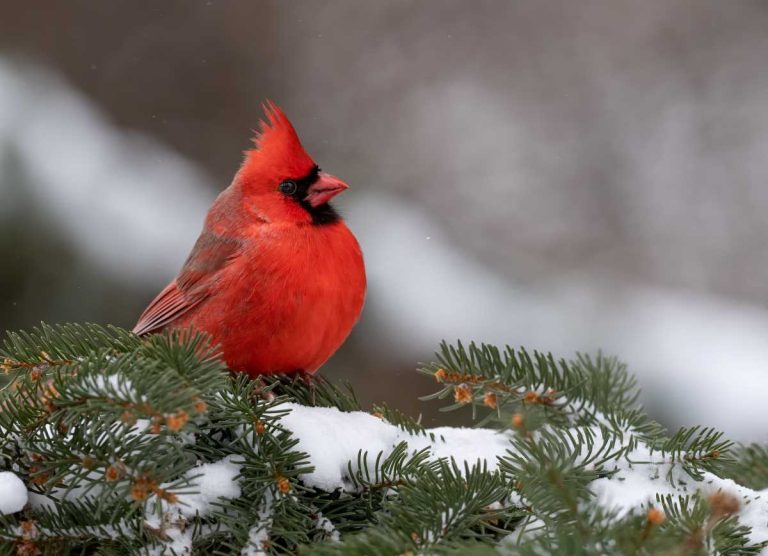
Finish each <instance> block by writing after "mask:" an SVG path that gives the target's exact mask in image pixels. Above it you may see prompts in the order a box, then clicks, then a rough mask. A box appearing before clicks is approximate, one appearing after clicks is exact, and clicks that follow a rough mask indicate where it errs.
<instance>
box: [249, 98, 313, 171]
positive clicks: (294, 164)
mask: <svg viewBox="0 0 768 556" xmlns="http://www.w3.org/2000/svg"><path fill="white" fill-rule="evenodd" d="M263 109H264V114H265V116H266V120H261V121H260V122H259V130H258V131H257V132H256V134H255V136H254V138H253V142H254V144H255V145H256V148H255V149H251V150H249V151H246V159H245V163H244V165H243V170H245V171H246V173H251V172H258V173H259V174H261V175H268V176H275V177H277V178H278V179H280V178H287V177H294V178H300V177H302V176H304V175H305V174H306V173H307V172H309V171H310V170H311V169H312V168H313V167H314V166H315V162H314V161H313V160H312V158H311V157H310V156H309V155H308V154H307V152H306V151H305V150H304V147H303V146H302V145H301V141H300V140H299V136H298V135H297V134H296V130H295V129H294V128H293V125H292V124H291V122H290V120H288V117H287V116H286V115H285V113H284V112H283V111H282V110H281V109H280V107H279V106H277V105H276V104H275V103H274V102H272V101H271V100H268V101H266V103H265V104H264V105H263Z"/></svg>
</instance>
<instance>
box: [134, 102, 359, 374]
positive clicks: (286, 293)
mask: <svg viewBox="0 0 768 556" xmlns="http://www.w3.org/2000/svg"><path fill="white" fill-rule="evenodd" d="M264 111H265V114H266V117H267V121H266V122H265V121H262V122H260V133H259V134H257V136H256V137H255V138H254V143H255V145H256V148H254V149H252V150H249V151H246V153H245V160H244V162H243V164H242V166H241V167H240V170H239V171H238V172H237V174H236V175H235V177H234V180H233V181H232V184H231V185H230V186H229V187H228V188H227V189H225V190H224V191H223V192H222V193H221V194H220V195H219V196H218V198H217V199H216V201H215V202H214V203H213V206H212V207H211V209H210V210H209V211H208V215H207V217H206V219H205V225H204V227H203V231H202V233H201V234H200V237H199V238H198V239H197V243H195V246H194V248H193V249H192V252H191V253H190V255H189V257H188V258H187V261H186V263H184V266H183V267H182V269H181V271H180V272H179V274H178V276H176V279H175V280H173V281H172V282H171V283H170V284H168V285H167V286H166V287H165V289H164V290H163V291H161V292H160V294H159V295H158V296H157V297H156V298H155V299H154V300H153V301H152V302H151V303H150V304H149V307H147V309H146V310H145V311H144V313H142V315H141V317H139V322H138V323H137V324H136V326H135V328H134V329H133V331H134V332H135V333H136V334H147V333H151V332H158V331H161V330H164V329H169V328H179V329H187V328H192V329H194V330H198V331H204V332H207V333H208V334H209V335H210V336H211V337H212V340H213V341H214V342H215V343H217V344H219V345H220V347H221V351H222V355H223V358H224V361H225V362H226V363H227V365H228V367H229V368H230V369H232V370H234V371H239V372H244V373H248V374H249V375H251V376H256V375H260V374H267V373H293V372H299V373H313V372H314V371H316V370H317V369H318V367H320V366H321V365H322V364H323V363H324V362H325V361H326V360H327V359H328V358H329V357H330V356H331V355H333V353H334V352H335V351H336V350H337V349H338V348H339V346H341V344H342V343H343V342H344V340H345V339H346V337H347V336H348V335H349V333H350V331H351V330H352V327H353V326H354V324H355V322H356V321H357V319H358V317H359V315H360V311H361V310H362V307H363V301H364V298H365V267H364V265H363V256H362V253H361V251H360V246H359V245H358V243H357V240H356V239H355V236H354V235H352V232H351V231H350V230H349V228H347V226H346V224H344V221H343V220H342V219H341V218H340V217H339V215H338V214H337V213H336V211H335V210H334V209H333V207H331V205H329V204H328V202H329V201H330V200H331V199H332V198H333V197H335V196H336V195H338V194H339V193H341V192H342V191H344V190H345V189H347V188H348V187H349V186H348V185H347V184H346V183H344V182H343V181H341V180H340V179H339V178H337V177H335V176H332V175H330V174H327V173H325V172H323V171H321V170H320V168H318V166H317V164H315V162H314V161H313V160H312V158H310V156H309V155H308V154H307V153H306V152H305V151H304V148H303V147H302V145H301V142H300V141H299V137H298V135H297V134H296V131H295V130H294V128H293V126H292V125H291V122H290V121H288V118H287V117H286V116H285V114H284V113H283V112H282V110H280V108H279V107H277V106H276V105H275V104H273V103H271V102H268V103H267V104H266V106H265V107H264Z"/></svg>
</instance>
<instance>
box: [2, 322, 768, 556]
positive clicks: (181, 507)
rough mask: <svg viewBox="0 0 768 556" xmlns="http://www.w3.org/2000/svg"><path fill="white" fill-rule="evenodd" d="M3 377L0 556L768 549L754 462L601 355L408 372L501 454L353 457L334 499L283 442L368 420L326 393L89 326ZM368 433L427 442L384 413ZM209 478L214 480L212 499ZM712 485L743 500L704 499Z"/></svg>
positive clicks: (534, 356)
mask: <svg viewBox="0 0 768 556" xmlns="http://www.w3.org/2000/svg"><path fill="white" fill-rule="evenodd" d="M0 362H1V364H2V370H3V371H4V376H3V377H2V378H0V381H2V382H0V384H4V385H3V386H1V387H0V388H2V389H1V390H0V471H3V470H7V471H12V472H13V473H15V474H16V475H17V476H18V477H20V478H21V479H22V481H23V482H24V484H25V485H26V487H27V489H28V491H29V496H30V499H29V503H28V504H27V505H26V506H25V508H24V509H23V510H21V511H18V512H16V513H13V514H8V515H0V554H9V555H10V554H20V555H24V554H30V555H31V554H103V555H107V554H185V553H190V552H189V551H190V550H191V553H193V554H240V553H242V554H283V553H288V554H293V553H300V554H328V555H331V554H334V555H336V554H349V555H357V554H371V555H382V556H383V555H393V554H457V555H458V554H478V555H485V554H488V555H491V554H627V555H635V554H709V553H718V554H759V553H760V552H761V550H763V548H765V547H766V545H767V544H768V543H766V542H755V540H754V538H753V537H754V534H753V533H754V532H753V531H752V530H751V529H750V527H749V526H748V525H747V524H745V523H744V520H743V519H742V520H740V517H741V516H742V515H743V511H744V505H745V503H746V504H749V503H758V502H755V500H758V501H759V493H757V492H756V491H758V490H760V489H764V488H766V487H768V449H767V448H766V447H763V446H757V445H753V446H735V445H734V444H733V443H731V442H729V441H728V440H726V439H725V438H723V436H722V434H720V433H719V432H717V431H715V430H712V429H710V428H701V427H693V428H684V429H681V430H680V431H677V432H675V433H674V434H671V435H670V434H668V433H667V432H666V431H665V430H664V429H663V428H662V427H661V426H660V425H659V424H657V423H656V422H654V421H653V420H651V419H650V418H649V417H648V416H647V415H646V414H645V413H644V412H643V410H642V409H641V408H640V407H639V406H638V404H637V395H638V390H637V386H636V383H635V380H634V378H633V377H632V376H631V375H629V374H628V373H627V371H626V369H625V368H624V366H623V365H622V364H621V363H619V362H618V361H617V360H616V359H614V358H609V357H604V356H602V355H598V356H597V357H587V356H578V357H577V358H576V359H575V360H573V361H565V360H562V359H560V360H556V359H554V358H553V357H552V356H551V355H548V354H542V353H538V352H533V353H529V352H527V351H525V350H523V349H520V350H513V349H511V348H506V349H504V350H503V351H502V350H499V349H497V348H495V347H492V346H488V345H475V344H470V345H469V346H464V345H462V344H461V343H458V344H457V345H455V346H451V345H447V344H443V345H442V346H441V349H440V351H439V353H438V354H437V358H436V362H435V363H432V364H429V365H426V366H424V367H423V368H421V369H420V372H422V373H424V374H425V375H427V376H428V380H431V381H433V382H434V383H435V384H436V385H437V388H436V392H435V393H434V394H433V395H432V396H428V398H436V399H441V400H445V402H446V405H445V407H444V408H443V409H444V410H446V411H449V410H454V409H463V410H466V409H469V410H470V411H471V414H472V417H473V418H475V420H476V422H477V424H478V425H482V426H484V427H492V428H495V429H498V430H499V434H501V435H504V436H503V437H504V439H506V440H505V441H507V442H508V448H507V450H506V451H505V453H501V454H499V456H500V458H499V459H498V460H497V461H476V462H474V463H471V462H468V461H464V462H463V463H460V462H457V461H456V460H451V459H447V458H442V459H441V458H436V457H434V454H431V453H430V449H429V448H422V449H412V448H411V447H410V446H409V444H408V442H406V441H403V442H400V443H398V444H397V445H396V446H392V447H391V449H390V450H389V451H388V452H387V453H369V452H368V451H367V450H366V449H365V447H363V446H361V449H360V452H359V453H358V456H357V458H354V459H353V460H350V461H349V462H348V464H347V473H346V475H345V481H344V484H343V486H340V488H334V489H332V490H331V491H325V490H322V489H320V488H318V487H317V486H312V483H311V481H308V480H307V477H310V476H311V473H312V472H313V470H314V467H313V461H312V457H311V454H307V453H303V452H302V451H301V450H300V449H299V446H298V445H299V443H300V438H297V436H296V434H294V432H293V431H291V430H290V429H289V428H287V427H286V426H284V424H283V419H284V418H285V416H286V415H287V414H288V413H289V412H290V411H291V407H292V405H291V404H300V405H304V406H310V405H312V406H317V407H328V408H338V409H339V410H341V411H343V412H350V411H362V408H361V407H360V404H359V403H358V402H357V400H356V399H355V397H354V394H353V393H352V392H351V391H350V390H346V389H342V388H338V387H336V386H335V385H333V384H330V383H328V382H326V381H323V380H322V379H316V380H314V381H313V383H312V384H311V385H307V383H306V381H304V380H300V379H299V380H297V379H294V378H292V377H283V376H274V377H264V378H261V379H259V380H249V379H247V378H246V377H243V376H232V375H230V374H229V373H228V372H227V370H226V368H225V366H224V365H223V363H222V362H221V361H220V359H219V358H218V357H217V355H216V353H215V351H214V349H213V348H212V347H211V346H209V345H208V343H207V341H206V339H205V338H204V337H203V336H200V335H194V334H191V333H186V334H184V333H172V334H166V335H156V336H151V337H149V338H139V337H137V336H135V335H134V334H132V333H130V332H128V331H125V330H122V329H119V328H115V327H106V328H104V327H100V326H96V325H90V324H89V325H60V326H48V325H42V326H41V327H39V328H36V329H34V330H32V331H29V332H12V333H8V334H7V338H6V339H5V341H4V347H3V348H2V349H1V350H0ZM370 413H371V414H372V415H373V416H374V417H371V418H372V419H373V418H379V419H382V420H383V421H385V422H387V423H391V424H392V425H394V426H396V427H399V428H400V429H402V431H404V434H405V435H406V437H408V435H412V436H413V437H419V436H423V437H429V441H430V442H441V441H442V439H441V438H436V436H439V434H438V433H437V432H435V431H429V430H425V429H424V428H423V427H422V426H421V424H420V423H418V422H416V421H414V420H413V419H411V418H409V417H408V416H406V415H403V414H402V413H400V412H398V411H397V410H394V409H391V408H389V407H387V406H385V405H382V406H375V407H373V408H371V409H370ZM347 415H348V414H347ZM343 418H344V414H341V419H343ZM342 422H343V421H342ZM478 432H480V431H478ZM445 434H446V435H447V433H445ZM446 438H447V439H449V440H450V437H448V436H446ZM459 448H460V447H459ZM638 450H640V451H638ZM642 450H645V452H643V451H642ZM638 453H647V454H648V457H649V459H648V460H647V461H636V460H634V459H633V458H636V457H637V454H638ZM649 467H652V468H653V469H656V470H661V471H660V475H659V476H658V477H656V480H657V482H659V484H663V485H664V487H665V489H666V490H665V489H660V492H666V494H659V495H657V496H656V498H655V499H654V500H649V501H647V502H645V503H643V504H640V505H639V506H638V507H635V508H631V509H629V511H627V509H626V508H625V509H624V510H623V511H622V510H621V508H617V507H612V506H611V505H608V504H605V503H604V500H601V498H600V496H599V495H598V494H596V490H597V487H596V485H597V484H598V482H599V481H613V480H614V479H617V480H620V479H621V478H622V477H621V476H620V473H622V472H623V473H629V472H634V471H635V470H640V471H639V472H641V473H642V472H645V471H647V469H646V468H649ZM622 470H623V471H622ZM644 470H645V471H644ZM214 472H215V473H216V474H217V475H216V477H218V479H217V480H219V481H223V482H220V483H216V482H215V481H214V483H211V484H213V487H211V486H210V484H208V483H204V481H205V480H206V479H205V475H206V473H214ZM227 473H229V474H230V475H229V476H228V477H229V479H228V480H227ZM222 474H223V477H224V478H223V479H222ZM727 478H734V479H735V480H737V482H738V483H740V484H741V485H744V486H745V487H748V488H749V489H752V490H750V491H749V492H750V493H752V494H754V496H755V497H754V498H749V499H747V498H741V499H740V498H739V496H738V495H737V494H734V492H733V490H731V491H729V490H727V489H721V488H716V489H713V488H712V487H711V485H712V484H713V482H714V483H716V484H715V486H717V485H719V484H720V483H718V482H717V481H721V482H722V484H729V483H728V482H727V481H725V479H727ZM596 481H597V482H596ZM604 484H605V483H604ZM706 485H710V488H709V492H707V489H706V488H704V486H706ZM219 486H221V489H222V490H221V491H220V492H219V491H216V492H213V494H212V493H211V492H210V490H211V488H214V490H215V489H216V488H219ZM699 486H701V487H702V488H698V487H699ZM201 489H202V490H205V489H208V490H207V491H206V492H207V494H206V492H201ZM672 491H674V492H675V494H672V493H670V492H672ZM678 491H679V492H680V494H677V492H678ZM1 495H2V493H1V492H0V496H1ZM204 495H205V496H204ZM766 496H767V497H768V493H766ZM190 501H194V503H193V504H191V505H190V503H189V502H190ZM764 519H766V520H768V516H767V517H764ZM763 525H766V524H763ZM760 541H762V539H760Z"/></svg>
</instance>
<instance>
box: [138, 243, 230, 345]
mask: <svg viewBox="0 0 768 556" xmlns="http://www.w3.org/2000/svg"><path fill="white" fill-rule="evenodd" d="M241 245H242V243H241V241H240V240H238V239H232V238H227V237H223V236H219V235H216V234H214V233H212V232H208V231H204V232H203V233H202V234H201V235H200V237H199V238H198V240H197V243H195V246H194V248H193V249H192V252H191V253H190V255H189V257H188V258H187V262H185V263H184V266H183V267H182V269H181V272H179V275H178V276H177V277H176V279H175V280H174V281H173V282H171V283H170V284H168V285H167V286H166V287H165V288H164V289H163V291H161V292H160V293H159V294H158V296H157V297H156V298H155V299H154V300H152V302H151V303H150V304H149V306H148V307H147V308H146V309H145V310H144V312H143V313H142V314H141V316H140V317H139V321H138V322H137V323H136V326H135V327H134V328H133V332H134V333H136V334H139V335H142V334H149V333H150V332H157V331H160V330H162V329H163V328H165V327H166V326H168V325H169V324H172V323H173V322H174V321H175V320H176V319H178V318H179V317H180V316H182V315H184V314H185V313H187V312H188V311H190V310H191V309H193V308H195V307H197V306H198V305H199V304H200V303H201V302H202V301H204V300H205V299H206V298H207V297H208V296H209V295H210V294H211V292H212V289H213V288H212V286H213V285H214V284H215V283H216V281H217V279H218V277H219V274H220V272H221V270H222V269H223V268H224V267H225V266H226V265H227V264H229V263H230V262H231V261H232V260H233V259H235V258H236V257H237V255H238V254H239V253H240V250H241Z"/></svg>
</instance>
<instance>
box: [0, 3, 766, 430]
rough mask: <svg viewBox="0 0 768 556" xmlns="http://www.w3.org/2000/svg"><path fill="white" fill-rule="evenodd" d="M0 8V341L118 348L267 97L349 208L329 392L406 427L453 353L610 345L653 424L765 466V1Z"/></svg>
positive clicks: (245, 142)
mask: <svg viewBox="0 0 768 556" xmlns="http://www.w3.org/2000/svg"><path fill="white" fill-rule="evenodd" d="M0 5H2V13H3V17H2V18H0V331H2V330H5V329H16V328H23V327H30V326H33V325H36V324H38V323H39V322H40V321H47V322H64V321H93V322H99V323H113V324H116V325H120V326H124V327H132V326H133V324H134V323H135V320H136V317H137V316H138V314H139V313H140V312H141V311H142V309H143V308H144V307H145V305H146V304H147V303H148V302H149V300H150V299H151V298H152V297H154V295H155V294H156V293H157V292H158V291H159V290H160V289H161V288H162V287H163V286H164V285H165V284H166V283H167V282H168V281H169V280H170V279H171V278H172V277H173V276H174V275H175V274H176V272H177V271H178V269H179V267H180V266H181V264H182V263H183V261H184V259H185V258H186V255H187V254H188V251H189V249H190V248H191V246H192V244H193V243H194V241H195V239H196V237H197V234H198V232H199V230H200V227H201V225H202V220H203V217H204V214H205V212H206V210H207V207H208V205H209V204H210V202H211V201H212V199H213V198H214V197H215V195H216V194H217V192H218V191H220V190H221V189H223V188H224V187H226V186H227V185H228V183H229V181H230V179H231V177H232V176H233V174H234V172H235V171H236V169H237V167H238V165H239V163H240V161H241V158H242V154H241V153H242V151H243V150H244V149H246V148H249V146H250V143H249V138H250V136H251V130H252V129H253V128H255V127H256V126H257V123H258V120H259V118H260V116H261V109H260V104H261V102H262V101H263V100H264V99H266V98H271V99H274V100H275V101H277V102H278V103H279V104H281V105H282V107H283V108H284V109H285V111H286V112H287V113H288V115H289V116H290V117H291V119H292V120H293V122H294V124H295V125H296V127H297V129H298V131H299V134H300V135H301V137H302V139H303V142H304V145H305V147H306V148H307V150H308V151H309V153H310V154H311V155H313V157H314V158H315V159H316V160H317V161H318V162H319V164H320V165H321V166H322V167H323V168H324V169H327V170H328V171H331V172H333V173H335V174H337V175H339V176H341V177H342V178H343V179H345V180H346V181H348V182H349V183H350V184H351V185H352V189H351V190H350V191H349V192H347V193H346V194H345V195H343V196H342V197H341V198H339V200H338V205H339V207H340V209H341V211H342V212H343V214H345V215H346V218H347V220H348V222H349V224H350V226H351V228H352V229H353V231H354V232H355V233H356V235H357V236H358V238H359V239H360V242H361V244H362V246H363V250H364V252H365V256H366V261H367V267H368V273H369V279H370V290H369V296H368V300H367V304H366V308H365V310H364V313H363V318H362V321H361V323H360V325H359V326H358V327H357V328H356V329H355V331H354V332H353V334H352V336H351V338H350V340H349V341H348V342H347V344H346V345H345V346H344V348H343V349H342V350H341V351H340V352H339V353H338V354H337V355H336V356H335V357H334V358H333V359H332V360H331V361H330V362H329V363H328V364H327V366H326V368H325V369H324V371H323V372H324V374H325V375H326V376H329V377H331V378H346V379H348V380H349V381H350V382H351V383H352V385H353V386H354V387H355V389H356V390H357V392H358V393H359V395H360V397H361V398H362V400H363V401H364V402H371V401H378V400H386V401H387V402H389V403H390V404H391V405H394V406H396V407H399V408H401V409H402V410H404V411H406V412H408V413H410V414H413V415H417V414H418V413H419V412H421V411H425V405H424V404H421V403H419V402H418V401H416V397H417V395H419V394H423V393H426V392H427V391H429V390H430V389H431V388H432V387H433V384H430V383H429V382H430V381H429V380H428V379H426V378H424V377H421V376H420V375H417V374H416V373H414V372H413V368H414V367H415V366H416V364H417V362H419V361H427V360H430V358H431V356H432V352H433V351H434V350H435V349H436V347H437V345H438V343H439V341H440V340H441V339H443V338H444V339H447V340H455V339H457V338H461V339H462V340H471V339H476V340H481V341H487V342H494V343H499V344H504V343H508V344H511V345H513V346H519V345H525V346H526V347H528V348H531V349H533V348H538V349H542V350H551V351H553V352H554V353H555V354H556V355H557V356H565V357H570V356H571V355H573V354H574V353H575V352H576V351H587V352H594V351H596V350H598V349H602V350H603V351H604V352H606V353H609V354H617V355H619V356H620V357H621V358H622V359H623V360H625V361H626V362H627V363H628V364H629V366H630V369H631V370H632V371H634V372H635V373H637V374H638V376H639V379H640V384H641V385H642V387H643V401H644V403H645V404H646V407H647V408H648V409H649V411H650V412H651V414H652V415H653V416H654V417H656V418H657V419H659V420H661V421H662V422H664V423H665V424H667V425H670V426H677V425H681V424H706V425H712V426H716V427H720V428H722V429H724V430H725V431H726V432H727V433H728V434H729V435H731V436H732V437H734V438H736V439H740V440H758V441H768V425H767V423H768V404H766V403H765V402H764V399H765V397H766V395H767V394H768V216H767V213H768V186H767V185H766V176H767V175H768V72H767V71H765V60H766V55H767V54H768V33H766V32H765V30H766V29H767V28H768V3H766V2H760V1H744V2H722V1H718V0H634V1H630V0H612V1H608V0H602V1H601V0H591V1H590V0H585V1H581V2H571V1H568V0H529V1H516V2H507V1H502V0H497V1H484V0H475V1H473V2H467V1H461V0H440V1H438V0H434V1H432V0H429V1H427V0H422V1H419V2H416V1H406V0H399V1H398V0H393V1H389V2H376V3H373V2H360V1H358V0H344V1H330V2H323V3H319V2H309V1H293V2H278V1H276V0H275V1H271V2H263V1H258V2H254V1H234V0H233V1H229V2H221V1H219V2H216V1H200V0H165V1H163V2H156V1H155V2H150V1H144V0H113V1H111V2H96V1H93V0H89V1H77V0H74V1H70V2H57V1H54V0H45V1H43V0H41V1H38V2H11V1H10V0H0ZM427 409H428V408H427ZM425 421H426V422H427V424H434V423H435V422H436V418H435V415H434V413H433V412H431V411H428V410H427V413H425Z"/></svg>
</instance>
